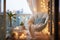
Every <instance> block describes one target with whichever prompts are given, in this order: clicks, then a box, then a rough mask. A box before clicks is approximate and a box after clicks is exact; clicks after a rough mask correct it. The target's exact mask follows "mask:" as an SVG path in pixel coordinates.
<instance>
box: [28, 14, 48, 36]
mask: <svg viewBox="0 0 60 40" xmlns="http://www.w3.org/2000/svg"><path fill="white" fill-rule="evenodd" d="M47 22H48V14H47V13H36V14H34V15H32V16H31V18H30V19H29V21H28V25H29V31H30V34H31V36H34V34H35V32H41V31H42V30H43V29H44V28H45V27H46V25H47Z"/></svg>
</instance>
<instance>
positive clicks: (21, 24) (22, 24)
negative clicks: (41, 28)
mask: <svg viewBox="0 0 60 40" xmlns="http://www.w3.org/2000/svg"><path fill="white" fill-rule="evenodd" d="M20 26H22V30H24V29H25V26H24V23H23V22H21V23H20Z"/></svg>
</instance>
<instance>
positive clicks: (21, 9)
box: [6, 0, 32, 26]
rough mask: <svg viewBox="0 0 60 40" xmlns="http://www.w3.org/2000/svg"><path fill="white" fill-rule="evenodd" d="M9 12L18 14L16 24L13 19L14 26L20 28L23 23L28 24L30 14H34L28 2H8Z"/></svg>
mask: <svg viewBox="0 0 60 40" xmlns="http://www.w3.org/2000/svg"><path fill="white" fill-rule="evenodd" d="M8 10H9V11H12V12H13V13H16V14H17V15H16V22H14V21H13V19H12V25H13V26H20V23H21V22H22V21H23V22H24V24H26V23H27V21H28V18H29V17H30V14H32V11H31V10H30V8H29V4H28V2H27V0H6V11H8ZM7 24H8V23H7Z"/></svg>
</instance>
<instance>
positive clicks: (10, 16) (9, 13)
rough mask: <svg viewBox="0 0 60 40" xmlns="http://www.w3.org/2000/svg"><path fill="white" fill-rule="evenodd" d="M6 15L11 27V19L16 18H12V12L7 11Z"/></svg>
mask: <svg viewBox="0 0 60 40" xmlns="http://www.w3.org/2000/svg"><path fill="white" fill-rule="evenodd" d="M7 15H8V17H9V23H10V27H12V17H13V18H14V19H16V17H14V15H16V14H12V12H11V11H9V12H7ZM14 21H15V20H14Z"/></svg>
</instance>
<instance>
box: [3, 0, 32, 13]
mask: <svg viewBox="0 0 60 40" xmlns="http://www.w3.org/2000/svg"><path fill="white" fill-rule="evenodd" d="M2 4H3V0H2ZM22 8H23V11H24V12H23V13H30V14H31V13H32V11H31V10H30V8H29V4H28V2H27V0H6V11H7V10H8V9H9V10H10V11H13V10H15V11H17V10H21V9H22ZM2 9H3V5H2Z"/></svg>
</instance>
